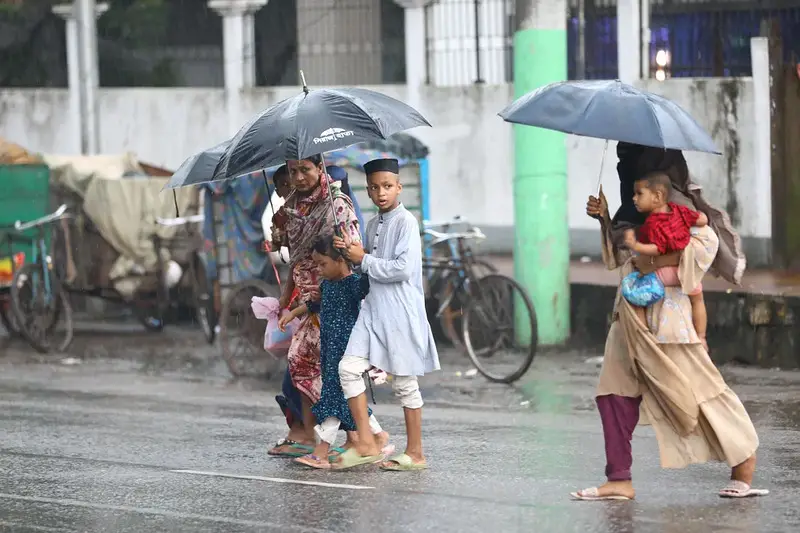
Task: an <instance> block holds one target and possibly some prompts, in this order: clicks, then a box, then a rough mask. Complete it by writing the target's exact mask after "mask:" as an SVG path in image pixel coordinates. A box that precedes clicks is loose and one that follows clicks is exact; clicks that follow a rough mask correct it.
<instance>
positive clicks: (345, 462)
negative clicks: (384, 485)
mask: <svg viewBox="0 0 800 533" xmlns="http://www.w3.org/2000/svg"><path fill="white" fill-rule="evenodd" d="M384 458H385V456H384V455H367V456H362V455H358V452H357V451H356V449H355V448H350V449H349V450H347V451H345V452H344V453H343V454H341V455H340V456H339V460H338V461H337V462H335V463H332V464H331V469H332V470H348V469H350V468H355V467H357V466H363V465H372V464H375V463H378V462H380V461H382V460H383V459H384Z"/></svg>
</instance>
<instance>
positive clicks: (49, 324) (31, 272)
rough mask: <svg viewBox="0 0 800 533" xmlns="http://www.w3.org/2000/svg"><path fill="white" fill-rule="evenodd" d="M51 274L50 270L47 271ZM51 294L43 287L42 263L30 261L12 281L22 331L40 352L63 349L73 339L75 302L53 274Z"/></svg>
mask: <svg viewBox="0 0 800 533" xmlns="http://www.w3.org/2000/svg"><path fill="white" fill-rule="evenodd" d="M48 276H49V274H48ZM49 279H50V295H49V296H48V295H47V294H46V291H45V289H44V277H43V271H42V266H41V265H39V264H33V263H31V264H27V265H24V266H23V267H22V268H20V269H19V270H17V272H16V273H15V274H14V280H13V281H12V283H11V311H12V312H13V313H14V318H15V320H16V323H17V327H18V328H19V332H20V334H21V335H22V336H23V337H25V340H27V341H28V343H29V344H30V345H31V346H32V347H33V348H34V349H35V350H36V351H38V352H40V353H50V351H52V350H56V351H60V352H63V351H64V350H66V349H67V348H68V347H69V345H70V344H71V343H72V335H73V330H72V306H70V304H69V299H68V298H67V294H66V292H65V291H64V290H63V289H62V288H61V284H60V283H59V282H58V280H57V279H56V278H55V277H54V276H49Z"/></svg>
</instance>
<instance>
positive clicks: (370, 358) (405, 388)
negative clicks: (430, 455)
mask: <svg viewBox="0 0 800 533" xmlns="http://www.w3.org/2000/svg"><path fill="white" fill-rule="evenodd" d="M364 172H365V173H366V174H367V190H368V192H369V197H370V199H372V201H373V203H375V205H376V206H377V207H378V210H379V214H378V216H377V217H375V218H373V219H372V220H370V221H369V223H367V230H366V237H367V246H366V250H365V249H364V248H362V247H361V245H360V244H358V243H352V242H350V241H349V239H348V240H342V239H341V238H336V239H335V243H336V246H337V247H338V248H340V249H342V251H343V253H344V254H345V255H346V257H347V258H348V259H349V260H350V261H352V262H353V263H354V264H356V265H360V266H361V272H362V273H363V274H364V275H365V276H368V277H369V282H370V292H369V294H368V295H367V297H366V298H365V300H364V302H363V304H362V306H361V313H360V314H359V316H358V320H357V322H356V325H355V327H354V328H353V333H352V334H351V336H350V341H349V343H348V345H347V349H346V350H345V356H344V357H343V358H342V361H341V363H340V364H339V377H340V379H341V382H342V390H343V391H344V395H345V397H346V398H347V399H348V404H349V405H350V411H351V412H352V414H353V418H354V419H355V422H356V427H357V429H358V442H357V443H356V445H355V446H354V448H351V449H350V450H348V451H346V452H345V453H343V454H342V455H341V456H340V458H339V462H338V464H337V465H335V467H337V468H351V467H354V466H358V465H362V464H369V463H374V462H375V461H376V460H378V459H379V458H380V450H379V448H378V444H377V443H376V442H375V439H374V437H373V435H372V433H371V431H370V428H369V414H368V411H367V397H366V394H365V393H366V385H365V383H364V379H363V377H362V375H363V374H364V372H366V371H368V370H369V369H370V368H371V367H373V366H374V367H377V368H380V369H382V370H385V371H386V372H388V373H389V374H392V375H393V376H394V380H393V382H392V384H393V388H394V392H395V395H396V396H397V397H398V398H399V399H400V404H401V405H402V406H403V411H404V413H405V421H406V432H407V439H408V440H407V445H406V451H405V453H402V454H398V455H395V456H393V457H391V458H389V459H388V460H387V461H384V462H383V463H382V464H381V468H383V469H384V470H403V471H405V470H421V469H424V468H426V466H427V465H426V462H425V456H424V455H423V453H422V405H423V402H422V396H421V395H420V392H419V384H418V382H417V376H422V375H424V374H425V373H426V372H432V371H434V370H439V355H438V353H437V351H436V344H435V343H434V340H433V333H432V332H431V327H430V324H429V323H428V318H427V314H426V312H425V296H424V293H423V285H422V242H421V239H420V231H419V223H418V222H417V219H416V218H415V217H414V215H412V214H411V213H410V212H409V211H408V210H407V209H406V208H405V207H403V205H402V204H400V202H399V196H400V191H402V189H403V186H402V184H401V183H400V177H399V165H398V162H397V160H396V159H376V160H374V161H370V162H369V163H367V164H366V165H364Z"/></svg>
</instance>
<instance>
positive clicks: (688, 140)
mask: <svg viewBox="0 0 800 533" xmlns="http://www.w3.org/2000/svg"><path fill="white" fill-rule="evenodd" d="M499 115H500V116H501V117H503V119H504V120H505V121H506V122H513V123H515V124H524V125H527V126H536V127H539V128H545V129H549V130H556V131H563V132H564V133H572V134H575V135H582V136H584V137H595V138H598V139H607V140H612V141H625V142H629V143H634V144H640V145H644V146H653V147H656V148H671V149H674V150H689V151H695V152H709V153H712V154H719V153H721V152H720V151H719V150H718V149H717V147H716V146H714V141H713V140H712V139H711V136H710V135H709V134H708V133H706V132H705V130H703V128H702V127H700V125H699V124H698V123H697V122H695V120H694V119H693V118H692V117H691V116H690V115H689V113H687V112H686V111H684V110H683V109H682V108H681V107H680V106H679V105H678V104H676V103H675V102H672V101H670V100H667V99H666V98H664V97H662V96H658V95H656V94H653V93H649V92H647V91H641V90H639V89H637V88H635V87H632V86H630V85H626V84H624V83H622V82H621V81H619V80H617V81H568V82H559V83H552V84H550V85H546V86H544V87H541V88H539V89H537V90H535V91H533V92H531V93H528V94H526V95H525V96H522V97H521V98H519V99H517V100H516V101H514V102H513V103H512V104H511V105H509V106H508V107H506V108H505V109H503V110H502V111H501V112H500V113H499Z"/></svg>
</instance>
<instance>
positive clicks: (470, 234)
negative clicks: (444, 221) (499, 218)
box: [425, 228, 486, 245]
mask: <svg viewBox="0 0 800 533" xmlns="http://www.w3.org/2000/svg"><path fill="white" fill-rule="evenodd" d="M425 235H430V236H431V237H433V239H434V241H433V242H432V243H431V245H436V244H440V243H443V242H447V241H450V240H453V239H475V240H483V239H485V238H486V235H484V234H483V232H482V231H481V230H480V228H472V229H470V230H469V231H462V232H454V233H442V232H439V231H434V230H432V229H426V230H425Z"/></svg>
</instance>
